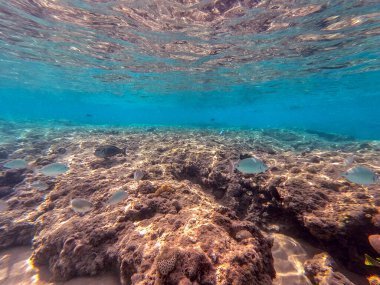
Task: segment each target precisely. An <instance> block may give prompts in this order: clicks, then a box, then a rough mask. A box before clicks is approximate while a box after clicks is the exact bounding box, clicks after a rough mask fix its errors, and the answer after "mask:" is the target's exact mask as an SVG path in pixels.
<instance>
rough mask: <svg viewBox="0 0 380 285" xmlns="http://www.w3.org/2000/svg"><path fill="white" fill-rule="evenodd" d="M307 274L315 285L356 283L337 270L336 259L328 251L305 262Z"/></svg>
mask: <svg viewBox="0 0 380 285" xmlns="http://www.w3.org/2000/svg"><path fill="white" fill-rule="evenodd" d="M304 268H305V274H306V276H307V277H308V278H309V279H310V281H311V282H312V283H313V284H314V285H328V284H331V285H355V284H354V283H352V282H351V281H350V280H349V279H348V278H347V277H346V276H344V275H343V274H342V273H340V272H339V271H337V267H336V264H335V261H334V260H333V258H332V257H331V256H329V255H328V254H327V253H326V252H323V253H320V254H317V255H315V256H314V257H313V258H312V259H311V260H307V261H306V262H305V264H304Z"/></svg>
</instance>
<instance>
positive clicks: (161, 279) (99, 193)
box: [0, 124, 380, 285]
mask: <svg viewBox="0 0 380 285" xmlns="http://www.w3.org/2000/svg"><path fill="white" fill-rule="evenodd" d="M3 129H6V130H7V132H8V133H7V138H8V140H5V141H2V142H1V144H0V149H1V151H2V157H3V158H4V159H3V162H5V161H7V160H9V159H14V158H23V159H25V160H26V161H28V163H29V166H28V168H27V169H21V170H20V169H17V170H7V169H4V168H3V169H2V170H1V174H0V195H1V196H0V199H2V200H3V201H5V202H6V204H7V206H8V208H7V210H5V211H3V212H2V215H1V216H0V249H5V248H9V247H11V246H17V245H31V246H32V247H33V254H32V258H31V260H32V262H33V263H34V265H35V266H48V267H49V270H50V272H51V273H52V274H53V277H54V278H55V279H56V280H68V279H70V278H73V277H76V276H93V275H97V274H100V273H102V272H105V271H115V272H117V273H118V274H119V275H120V280H121V282H122V284H204V285H206V284H225V285H227V284H234V285H239V284H252V285H255V284H257V285H265V284H272V282H273V281H272V280H273V279H274V278H275V275H276V273H275V270H274V267H273V257H272V254H271V248H272V245H273V237H272V236H271V232H273V231H276V232H278V231H284V232H287V233H293V235H295V236H298V237H301V238H303V239H305V240H307V241H308V242H310V243H312V244H313V245H314V246H315V247H318V248H319V249H320V250H321V251H327V252H328V253H329V254H330V255H331V256H332V257H333V258H334V259H337V260H338V261H339V262H340V263H342V264H343V265H344V266H345V267H346V268H348V269H349V270H352V271H355V272H356V273H358V274H361V275H362V276H366V275H369V274H372V273H373V272H372V271H371V270H370V269H368V267H366V266H365V265H364V253H370V254H374V252H373V249H372V248H371V246H370V245H369V243H368V240H367V238H368V235H370V234H376V233H379V232H380V222H379V221H380V216H379V214H378V206H379V205H380V202H379V201H380V200H379V199H380V196H379V194H378V193H376V192H378V191H377V190H378V185H370V186H368V187H363V186H360V185H357V184H353V183H351V182H349V181H347V180H345V179H344V178H342V177H341V176H340V173H341V172H342V171H344V170H345V166H344V161H345V160H346V159H347V158H349V157H350V156H352V155H354V158H355V159H354V160H355V162H354V163H356V164H360V165H366V166H368V167H371V169H374V170H375V172H377V173H379V170H380V165H378V164H376V163H378V161H379V157H380V144H379V143H377V142H357V141H353V140H350V139H349V138H344V137H340V136H335V135H331V134H326V135H324V134H323V133H320V132H316V133H315V132H301V131H283V130H271V131H269V130H267V131H260V130H239V131H236V130H229V131H225V132H224V133H223V135H220V134H219V132H218V131H217V130H212V129H210V130H204V129H203V130H196V129H195V130H189V129H187V130H184V129H169V128H156V129H154V128H153V129H152V128H151V129H146V128H125V129H117V128H115V129H105V128H98V129H91V128H84V127H73V126H64V127H62V128H60V129H54V128H52V127H50V126H32V127H31V126H19V125H16V124H15V125H14V126H13V127H12V128H9V127H7V128H3ZM9 129H11V130H12V131H9ZM9 132H10V133H9ZM104 144H112V145H116V146H119V147H127V155H126V156H123V155H117V156H115V157H112V158H110V159H101V158H97V157H96V156H94V149H95V147H97V146H98V145H104ZM250 156H255V157H259V158H260V159H262V160H263V161H264V162H265V163H266V164H267V165H268V167H269V169H268V170H267V171H266V172H265V173H260V174H255V175H246V174H242V173H240V172H238V171H237V170H235V171H233V172H231V171H230V169H229V162H230V161H236V160H239V159H243V158H245V157H250ZM52 162H63V163H66V164H67V165H69V171H68V172H66V173H65V174H62V175H59V176H58V177H56V178H49V177H46V176H44V175H43V174H41V173H39V172H38V171H36V170H38V169H39V168H41V167H43V166H44V165H47V164H49V163H52ZM136 170H141V171H142V172H143V173H144V176H143V178H142V180H140V181H136V180H135V179H134V176H133V173H134V171H136ZM35 181H42V182H44V183H46V185H47V188H46V189H43V190H41V189H36V188H34V187H33V186H31V185H32V182H35ZM120 189H122V190H124V191H126V192H127V193H128V195H127V197H126V198H125V199H124V200H122V201H120V202H119V203H116V204H109V203H107V201H108V199H109V198H110V197H111V195H112V193H114V192H115V191H117V190H120ZM74 198H82V199H87V200H88V201H91V203H92V205H93V208H92V209H91V211H89V212H87V213H85V214H78V213H76V212H75V211H73V209H72V208H70V201H71V199H74ZM332 257H329V258H332ZM320 260H321V258H320V256H319V257H318V256H317V257H314V258H313V259H311V260H310V261H308V262H306V265H305V269H306V273H307V276H308V277H309V279H310V280H311V282H313V284H330V283H323V282H325V281H320V280H322V279H323V278H320V276H321V274H322V273H321V272H322V271H323V270H325V271H326V270H330V271H329V272H336V268H333V267H331V268H330V269H326V268H324V269H323V270H322V269H321V264H320ZM326 266H327V265H326ZM326 272H327V271H326ZM334 276H335V277H336V278H338V279H336V280H338V281H336V283H334V284H355V283H349V282H351V281H349V280H348V279H347V280H348V281H346V279H345V278H346V277H345V276H344V275H343V274H341V273H339V274H338V273H334ZM335 277H334V278H335ZM334 280H335V279H334ZM339 280H340V281H339ZM342 280H343V281H342ZM334 282H335V281H334Z"/></svg>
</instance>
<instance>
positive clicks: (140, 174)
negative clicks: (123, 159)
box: [133, 169, 144, 181]
mask: <svg viewBox="0 0 380 285" xmlns="http://www.w3.org/2000/svg"><path fill="white" fill-rule="evenodd" d="M143 177H144V172H142V171H141V170H139V169H137V170H136V171H135V173H133V179H135V180H136V181H140V180H141V179H143Z"/></svg>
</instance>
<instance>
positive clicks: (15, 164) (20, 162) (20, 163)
mask: <svg viewBox="0 0 380 285" xmlns="http://www.w3.org/2000/svg"><path fill="white" fill-rule="evenodd" d="M3 166H4V167H5V168H9V169H22V168H27V166H28V163H27V162H26V161H25V160H24V159H14V160H11V161H8V162H7V163H5V164H4V165H3Z"/></svg>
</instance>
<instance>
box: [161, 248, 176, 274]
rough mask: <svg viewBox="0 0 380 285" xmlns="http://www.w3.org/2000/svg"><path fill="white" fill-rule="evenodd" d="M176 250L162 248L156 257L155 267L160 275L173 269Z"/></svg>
mask: <svg viewBox="0 0 380 285" xmlns="http://www.w3.org/2000/svg"><path fill="white" fill-rule="evenodd" d="M177 256H178V252H177V251H176V250H172V249H169V248H164V249H163V250H162V252H161V254H160V255H159V256H158V257H157V269H158V272H159V273H160V274H161V275H162V276H166V275H168V274H169V273H170V272H172V271H173V270H174V269H175V266H176V263H177Z"/></svg>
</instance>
